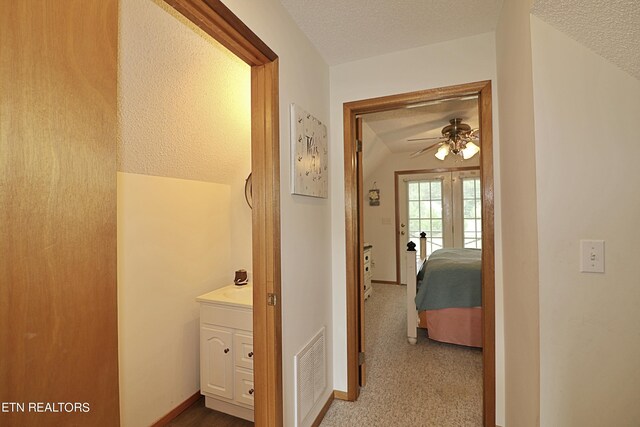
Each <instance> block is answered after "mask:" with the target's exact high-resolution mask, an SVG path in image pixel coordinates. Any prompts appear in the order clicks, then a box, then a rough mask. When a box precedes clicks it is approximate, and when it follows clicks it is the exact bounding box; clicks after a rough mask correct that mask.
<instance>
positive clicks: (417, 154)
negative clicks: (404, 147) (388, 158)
mask: <svg viewBox="0 0 640 427" xmlns="http://www.w3.org/2000/svg"><path fill="white" fill-rule="evenodd" d="M440 144H441V143H440V142H436V143H435V144H431V145H429V146H427V147H424V148H423V149H421V150H418V151H416V152H415V153H411V154H410V155H409V158H411V159H412V158H414V157H418V156H420V155H422V154H424V153H426V152H427V151H429V150H431V149H432V148H433V147H437V146H439V145H440Z"/></svg>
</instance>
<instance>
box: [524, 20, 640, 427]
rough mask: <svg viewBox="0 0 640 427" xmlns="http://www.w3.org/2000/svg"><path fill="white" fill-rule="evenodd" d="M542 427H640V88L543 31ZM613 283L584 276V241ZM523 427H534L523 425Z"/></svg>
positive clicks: (538, 90) (536, 32)
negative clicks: (599, 249) (592, 243)
mask: <svg viewBox="0 0 640 427" xmlns="http://www.w3.org/2000/svg"><path fill="white" fill-rule="evenodd" d="M531 35H532V36H531V38H532V48H533V83H534V85H533V88H534V105H535V132H536V165H537V186H538V193H537V194H538V230H539V250H538V253H539V254H538V257H539V260H540V353H541V356H540V396H541V401H540V416H541V418H540V425H543V426H551V425H562V426H567V427H571V426H581V427H588V426H602V425H618V426H631V425H634V426H635V425H640V406H639V405H638V402H640V387H639V386H638V384H640V362H639V361H640V335H639V334H638V331H640V315H639V314H638V313H639V311H638V307H639V306H640V286H639V284H640V282H639V280H638V272H637V265H638V260H637V258H638V257H637V254H638V250H637V242H638V241H639V240H640V229H638V227H636V226H635V224H636V223H637V221H638V218H639V217H640V197H638V188H640V171H639V170H638V167H637V159H638V157H640V139H639V138H638V119H639V118H640V81H638V80H637V79H635V78H633V77H631V76H630V75H629V74H626V73H625V72H623V71H621V70H620V69H619V68H617V67H616V66H615V65H613V64H612V63H610V62H609V61H607V60H605V59H603V58H602V57H600V56H598V55H596V54H595V53H593V52H591V51H590V50H588V49H587V48H585V47H584V46H582V45H580V44H579V43H577V42H575V41H573V40H571V39H569V38H568V37H567V36H566V35H564V34H563V33H561V32H559V31H557V30H555V29H554V28H553V27H551V26H549V25H548V24H546V23H545V22H543V21H541V20H539V19H538V18H536V17H532V19H531ZM580 239H603V240H605V242H606V243H605V250H606V255H605V262H606V266H605V273H604V274H595V273H579V261H578V260H579V258H578V253H579V240H580ZM519 425H522V424H519Z"/></svg>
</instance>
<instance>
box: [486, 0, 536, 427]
mask: <svg viewBox="0 0 640 427" xmlns="http://www.w3.org/2000/svg"><path fill="white" fill-rule="evenodd" d="M529 8H530V1H529V0H518V1H505V2H504V3H503V6H502V12H501V15H500V18H499V22H498V27H497V29H496V59H497V61H496V64H497V70H498V85H497V88H498V95H499V101H500V105H499V108H498V112H499V114H500V141H501V146H500V152H501V155H500V170H501V172H500V174H501V181H500V187H501V188H500V190H501V192H502V208H501V210H502V253H503V258H502V263H503V264H502V265H503V283H504V296H503V298H504V345H505V352H504V367H505V372H506V377H505V379H504V381H505V402H504V403H505V406H506V407H505V409H504V411H505V418H503V419H502V420H500V418H499V416H498V419H497V420H496V421H497V423H498V425H501V426H505V427H507V426H509V427H515V426H518V427H520V426H522V427H527V426H538V425H540V424H539V408H540V405H539V402H540V392H539V390H540V382H539V381H540V380H539V378H540V375H539V373H540V348H539V330H538V250H537V248H538V233H537V220H538V217H537V210H536V182H535V175H536V162H535V138H534V124H533V123H534V120H533V88H532V85H533V83H532V77H531V42H530V30H529ZM499 209H500V208H498V207H497V206H496V211H498V210H499ZM496 237H497V236H496ZM496 274H498V270H497V266H496ZM496 297H498V295H496ZM500 357H501V355H500V354H499V353H497V354H496V359H497V360H496V362H497V363H500V362H499V358H500ZM496 375H497V376H498V375H500V374H499V373H496ZM498 404H500V401H498ZM498 414H500V411H498Z"/></svg>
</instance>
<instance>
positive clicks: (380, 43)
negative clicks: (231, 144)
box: [280, 0, 640, 79]
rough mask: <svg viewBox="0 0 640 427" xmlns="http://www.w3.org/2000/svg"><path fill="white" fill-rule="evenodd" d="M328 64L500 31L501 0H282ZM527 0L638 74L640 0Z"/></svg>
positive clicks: (579, 38) (542, 15)
mask: <svg viewBox="0 0 640 427" xmlns="http://www.w3.org/2000/svg"><path fill="white" fill-rule="evenodd" d="M280 1H281V2H282V4H283V5H284V7H285V8H286V9H287V10H288V12H289V14H290V15H291V16H292V17H293V19H294V21H296V23H297V24H298V26H299V27H300V28H301V29H302V31H303V32H304V33H305V34H306V35H307V37H309V39H310V40H311V42H312V43H313V44H314V45H315V46H316V48H317V49H318V51H320V53H321V54H322V56H323V57H324V58H325V60H326V61H327V63H328V64H329V65H337V64H341V63H345V62H350V61H355V60H358V59H363V58H368V57H373V56H377V55H382V54H385V53H391V52H395V51H399V50H405V49H410V48H414V47H418V46H424V45H428V44H432V43H438V42H443V41H447V40H454V39H457V38H461V37H467V36H471V35H475V34H481V33H485V32H490V31H493V30H495V28H496V25H497V22H498V18H499V16H500V10H501V8H502V3H503V0H455V1H452V0H402V1H390V0H348V1H345V0H280ZM508 1H530V2H531V4H532V9H531V10H532V13H533V14H535V15H536V16H538V17H540V18H541V19H542V20H544V21H545V22H547V23H549V24H551V25H553V26H554V27H556V28H557V29H558V30H560V31H562V32H564V33H565V34H567V35H568V36H569V37H571V38H573V39H575V40H577V41H578V42H580V43H582V44H583V45H585V46H586V47H588V48H589V49H591V50H593V51H594V52H596V53H597V54H599V55H601V56H603V57H604V58H606V59H608V60H610V61H612V62H613V63H614V64H616V65H618V66H619V67H620V68H621V69H623V70H625V71H626V72H628V73H629V74H631V75H632V76H634V77H636V78H637V79H640V0H508Z"/></svg>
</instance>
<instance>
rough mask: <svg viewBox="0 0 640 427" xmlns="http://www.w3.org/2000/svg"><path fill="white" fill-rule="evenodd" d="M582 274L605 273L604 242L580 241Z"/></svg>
mask: <svg viewBox="0 0 640 427" xmlns="http://www.w3.org/2000/svg"><path fill="white" fill-rule="evenodd" d="M580 272H581V273H604V240H580Z"/></svg>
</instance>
